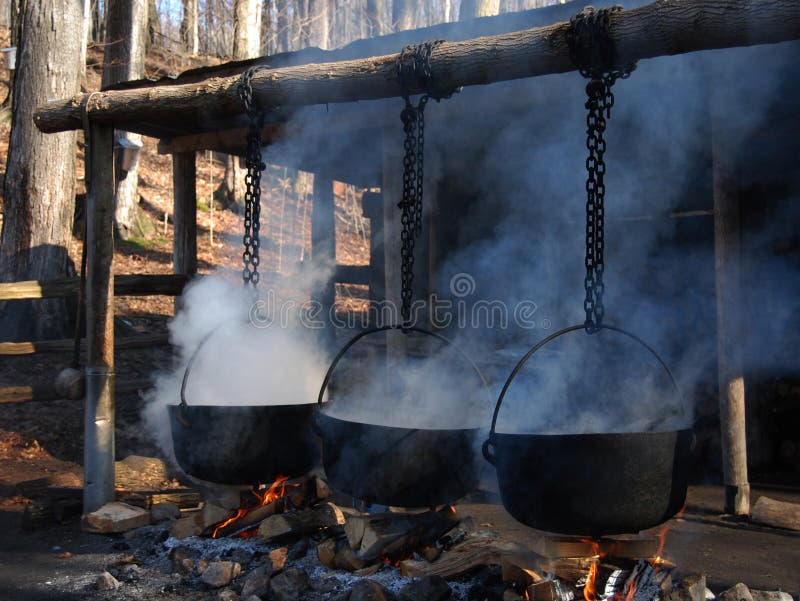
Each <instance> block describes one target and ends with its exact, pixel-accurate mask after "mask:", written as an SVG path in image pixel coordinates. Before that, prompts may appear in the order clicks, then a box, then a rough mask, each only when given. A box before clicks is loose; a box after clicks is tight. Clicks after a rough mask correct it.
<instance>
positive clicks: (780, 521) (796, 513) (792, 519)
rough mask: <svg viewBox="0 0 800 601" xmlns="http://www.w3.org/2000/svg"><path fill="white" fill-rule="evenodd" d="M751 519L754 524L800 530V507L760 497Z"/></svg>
mask: <svg viewBox="0 0 800 601" xmlns="http://www.w3.org/2000/svg"><path fill="white" fill-rule="evenodd" d="M750 517H751V519H752V520H753V521H754V522H758V523H759V524H765V525H767V526H772V527H773V528H784V529H786V530H800V505H798V504H796V503H786V502H784V501H776V500H775V499H770V498H769V497H759V499H758V501H756V504H755V507H753V513H752V515H751V516H750Z"/></svg>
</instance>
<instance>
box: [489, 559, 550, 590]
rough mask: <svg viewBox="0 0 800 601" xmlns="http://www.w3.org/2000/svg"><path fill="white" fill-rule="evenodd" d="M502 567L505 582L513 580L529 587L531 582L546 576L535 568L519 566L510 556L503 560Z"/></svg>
mask: <svg viewBox="0 0 800 601" xmlns="http://www.w3.org/2000/svg"><path fill="white" fill-rule="evenodd" d="M500 567H501V569H502V575H503V582H513V583H514V584H517V585H519V586H521V587H525V588H527V587H529V586H530V585H531V584H535V583H536V582H541V581H543V580H544V577H543V576H542V575H541V574H539V573H538V572H536V571H535V570H532V569H531V568H530V567H527V566H525V567H523V566H519V565H517V564H516V563H514V561H512V560H511V559H508V558H505V559H503V560H502V562H501V563H500Z"/></svg>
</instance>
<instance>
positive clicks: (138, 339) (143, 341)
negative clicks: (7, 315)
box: [0, 334, 169, 356]
mask: <svg viewBox="0 0 800 601" xmlns="http://www.w3.org/2000/svg"><path fill="white" fill-rule="evenodd" d="M167 344H169V334H142V335H141V336H126V337H125V338H117V339H116V341H115V344H114V349H115V350H118V351H120V350H126V349H137V348H150V347H154V346H165V345H167ZM74 348H75V341H74V340H73V339H72V338H65V339H62V340H39V341H35V342H0V356H2V355H6V356H9V355H35V354H37V353H71V352H72V351H73V349H74ZM85 349H86V340H85V339H84V340H81V351H84V350H85Z"/></svg>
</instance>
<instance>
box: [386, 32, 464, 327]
mask: <svg viewBox="0 0 800 601" xmlns="http://www.w3.org/2000/svg"><path fill="white" fill-rule="evenodd" d="M443 41H444V40H432V41H429V42H424V43H422V44H419V45H417V46H406V47H405V48H403V51H402V52H401V53H400V57H399V58H398V61H397V76H398V78H399V80H400V85H401V86H402V88H403V100H404V101H405V106H404V107H403V111H402V112H401V113H400V119H401V121H402V122H403V133H404V135H405V140H404V142H403V150H404V153H403V198H402V200H401V201H400V202H399V203H398V205H397V206H398V207H399V208H400V209H401V216H400V224H401V231H400V241H401V247H400V261H401V264H400V277H401V292H400V299H401V307H400V316H401V317H402V321H403V324H406V325H411V324H410V321H411V302H412V300H413V298H414V246H415V243H416V239H417V237H418V236H419V235H420V233H422V196H423V183H424V179H425V170H424V169H425V165H424V155H425V106H426V105H427V104H428V100H430V99H431V98H433V99H434V100H436V101H439V100H441V99H443V98H449V97H450V96H452V95H453V92H454V91H455V90H453V91H449V92H442V91H441V90H437V89H435V88H434V86H433V85H432V79H431V54H432V53H433V49H434V48H436V46H438V45H439V44H441V43H442V42H443ZM412 78H416V79H417V80H418V81H419V82H420V83H422V85H423V87H424V88H425V89H426V93H425V94H423V95H422V97H421V98H420V99H419V102H418V103H417V106H414V105H413V104H412V102H411V99H410V93H409V89H410V84H411V79H412Z"/></svg>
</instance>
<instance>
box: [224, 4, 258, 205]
mask: <svg viewBox="0 0 800 601" xmlns="http://www.w3.org/2000/svg"><path fill="white" fill-rule="evenodd" d="M233 11H234V12H233V60H242V59H246V58H253V57H255V56H258V51H259V48H258V46H259V33H260V27H258V26H257V25H255V24H256V23H258V19H257V15H258V16H260V14H261V7H260V0H235V1H234V5H233ZM244 176H245V170H244V169H242V167H241V165H240V161H239V159H238V158H237V157H234V156H228V158H227V160H226V162H225V176H224V178H223V180H222V184H221V186H220V190H219V192H218V194H217V196H218V197H219V196H221V197H222V201H223V204H224V206H225V207H226V208H228V207H232V206H234V205H235V204H237V203H239V202H240V200H241V199H243V198H244V190H245V185H244Z"/></svg>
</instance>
